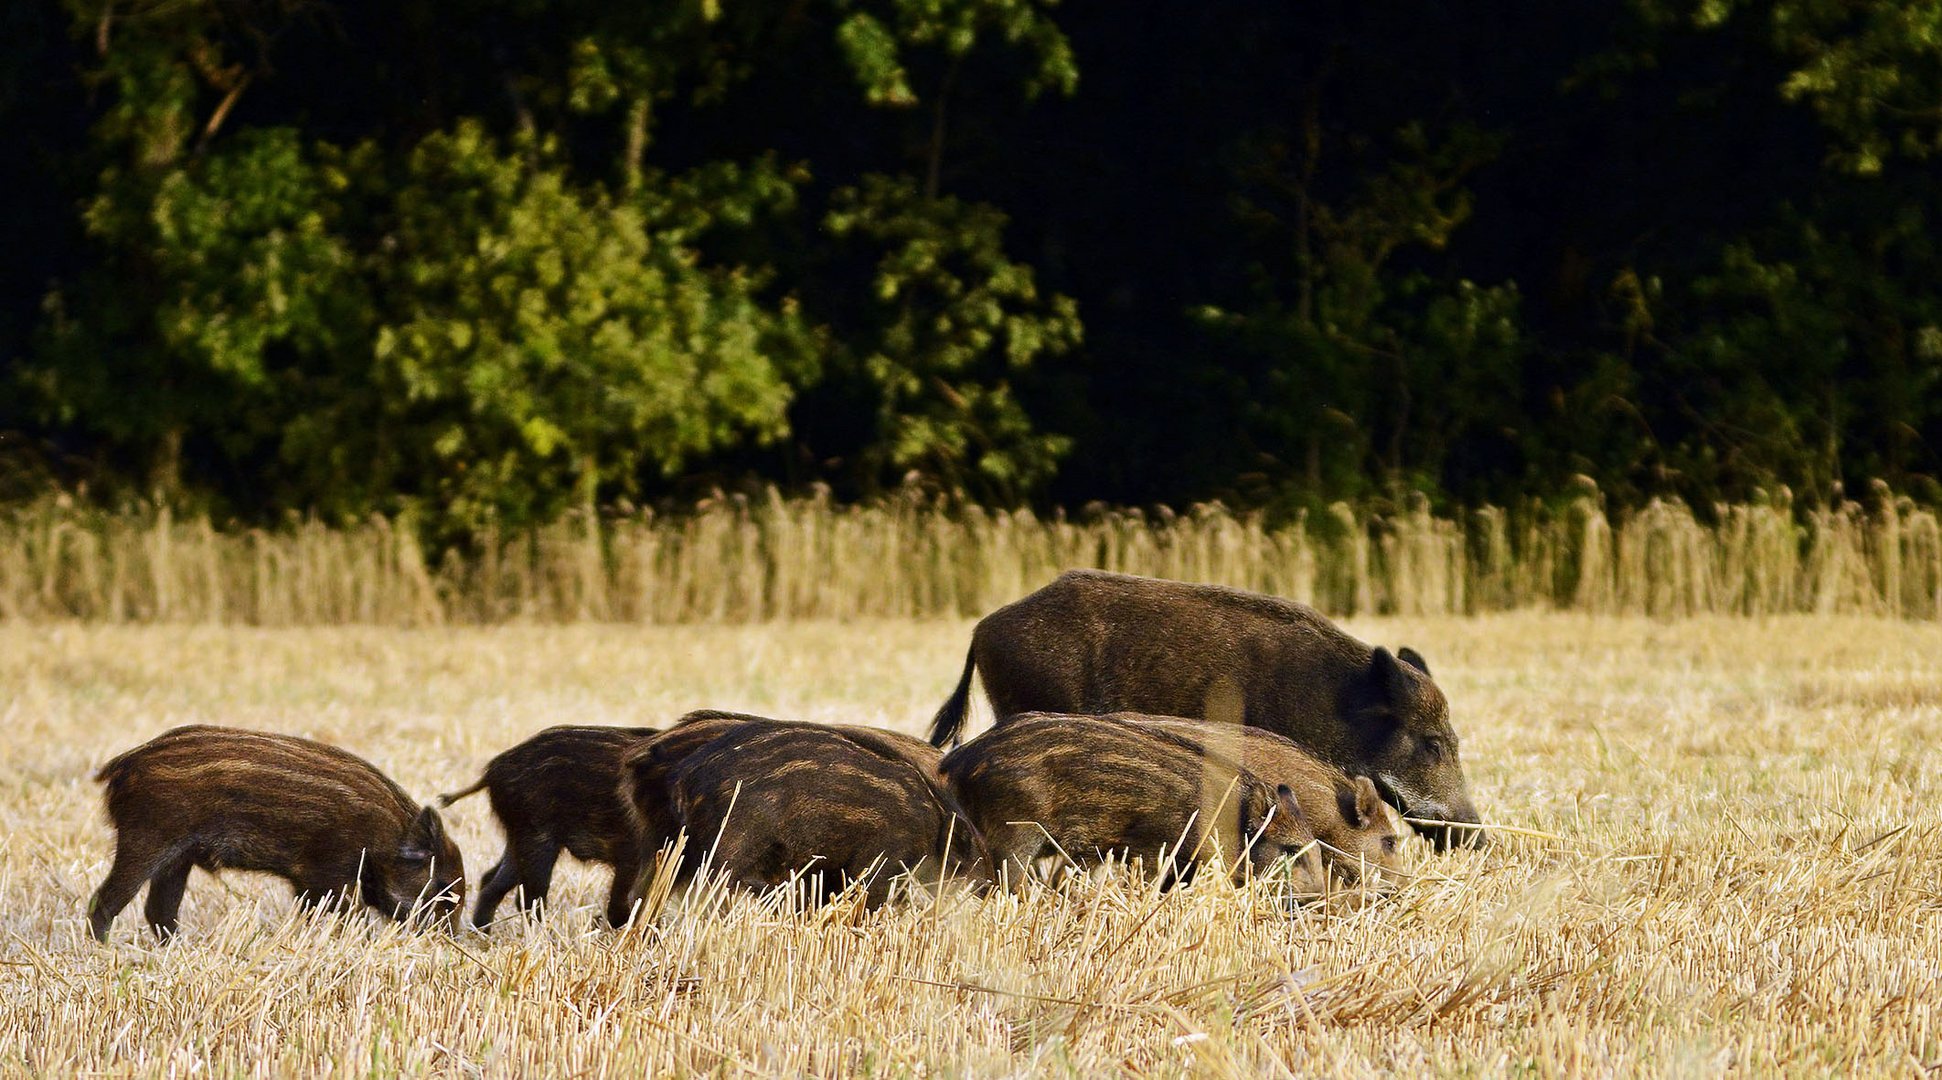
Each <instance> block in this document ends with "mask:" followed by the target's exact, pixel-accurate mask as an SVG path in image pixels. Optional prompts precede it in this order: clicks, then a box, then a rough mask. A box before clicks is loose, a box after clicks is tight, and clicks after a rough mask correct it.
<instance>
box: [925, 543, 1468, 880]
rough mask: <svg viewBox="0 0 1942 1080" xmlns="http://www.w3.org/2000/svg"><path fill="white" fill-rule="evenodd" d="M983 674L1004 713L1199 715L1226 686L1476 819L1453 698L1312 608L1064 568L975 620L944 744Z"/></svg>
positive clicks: (1279, 724)
mask: <svg viewBox="0 0 1942 1080" xmlns="http://www.w3.org/2000/svg"><path fill="white" fill-rule="evenodd" d="M973 672H976V673H977V674H978V675H979V676H980V677H982V679H983V680H984V687H985V693H986V695H987V696H989V697H990V699H991V704H992V708H993V710H994V711H995V712H996V713H997V715H998V718H999V719H998V722H999V723H1001V724H1002V723H1004V722H1006V718H1007V717H1010V716H1012V715H1014V714H1016V713H1023V712H1058V713H1078V714H1094V715H1096V714H1100V713H1110V712H1120V711H1131V712H1142V713H1151V714H1158V715H1169V716H1190V717H1191V716H1202V715H1204V713H1203V707H1204V705H1205V703H1206V702H1207V701H1208V700H1209V698H1210V697H1212V696H1215V695H1218V694H1219V693H1221V692H1222V690H1223V689H1224V688H1226V689H1231V690H1232V691H1233V692H1234V693H1236V694H1237V695H1238V697H1239V699H1240V704H1239V707H1240V709H1241V711H1242V717H1241V718H1242V720H1243V722H1245V723H1246V724H1248V725H1249V726H1252V727H1258V728H1263V729H1265V730H1268V731H1272V732H1275V733H1276V734H1278V735H1285V736H1287V737H1288V738H1289V739H1292V740H1293V741H1294V742H1296V743H1298V744H1299V745H1301V746H1303V747H1305V748H1306V749H1308V750H1309V751H1311V752H1313V753H1314V754H1316V755H1317V756H1319V757H1320V758H1322V760H1324V761H1327V762H1328V763H1329V764H1331V765H1334V766H1335V767H1336V768H1339V769H1341V770H1342V771H1344V772H1346V773H1348V774H1350V775H1352V776H1368V777H1370V778H1372V779H1373V780H1374V781H1375V783H1376V786H1377V788H1378V789H1379V790H1380V791H1381V794H1382V797H1383V798H1384V799H1385V800H1386V801H1388V802H1389V804H1390V805H1392V806H1394V807H1395V808H1396V809H1397V810H1399V811H1401V812H1402V813H1404V814H1405V815H1408V816H1411V817H1417V818H1428V819H1434V820H1440V821H1452V822H1464V823H1471V824H1474V823H1476V822H1478V821H1479V820H1480V819H1479V817H1478V814H1477V809H1476V805H1475V803H1474V802H1472V800H1471V797H1470V788H1469V784H1468V782H1467V781H1466V780H1465V779H1464V776H1463V767H1462V764H1461V760H1460V756H1459V754H1458V747H1457V736H1456V732H1455V731H1454V730H1452V729H1451V727H1450V716H1449V703H1448V701H1446V700H1445V699H1444V697H1443V692H1442V691H1441V690H1439V689H1438V688H1437V686H1436V684H1435V683H1434V682H1432V681H1431V680H1430V673H1429V666H1428V665H1427V664H1425V663H1424V662H1423V658H1422V657H1421V656H1419V655H1417V653H1416V652H1415V651H1414V650H1412V649H1403V650H1401V651H1400V652H1398V653H1396V654H1391V653H1390V652H1389V650H1387V649H1383V648H1371V647H1369V646H1368V645H1366V644H1364V643H1362V642H1360V641H1357V640H1356V639H1355V638H1352V637H1350V636H1349V635H1348V634H1346V633H1343V632H1342V630H1341V629H1340V628H1338V627H1337V626H1336V625H1335V624H1334V623H1332V622H1330V621H1329V620H1328V619H1327V618H1325V617H1323V616H1322V615H1321V614H1320V613H1319V612H1317V611H1315V610H1314V609H1313V608H1310V607H1308V606H1307V605H1304V604H1297V603H1293V602H1290V601H1287V600H1281V599H1278V598H1276V597H1272V596H1263V595H1261V594H1259V593H1251V592H1243V591H1241V590H1238V589H1228V588H1222V587H1219V586H1214V585H1190V584H1185V583H1182V582H1177V581H1162V580H1158V579H1154V578H1143V577H1130V576H1127V575H1124V574H1109V573H1104V572H1101V571H1094V570H1073V571H1068V572H1067V573H1064V574H1061V575H1060V576H1059V577H1058V579H1057V580H1055V581H1054V582H1052V584H1050V585H1047V586H1046V587H1044V588H1042V589H1040V590H1038V591H1037V592H1035V593H1032V594H1031V595H1030V596H1027V597H1025V598H1024V599H1022V600H1019V601H1018V602H1016V603H1014V604H1010V605H1007V606H1005V607H1002V608H999V609H998V610H997V611H994V612H992V613H991V614H990V615H987V616H985V618H984V619H983V620H981V621H980V622H979V623H978V625H977V628H976V629H975V630H974V631H973V632H972V635H971V648H970V651H969V653H968V654H967V655H966V657H965V662H964V673H963V676H962V677H961V678H960V679H959V681H958V685H957V689H956V690H955V691H953V692H952V694H951V696H950V698H949V699H948V700H947V701H946V702H945V703H944V706H943V707H942V708H940V709H939V710H938V712H937V716H936V717H935V719H933V721H932V723H931V742H933V743H935V744H936V745H938V746H943V745H945V744H947V743H955V742H956V741H958V739H959V738H960V735H961V733H962V730H963V727H964V716H965V712H966V710H967V708H968V706H969V703H970V693H971V676H972V673H973ZM1422 828H1423V831H1424V832H1425V833H1426V834H1427V835H1429V836H1430V837H1431V838H1432V839H1434V840H1435V841H1436V843H1437V846H1438V847H1439V848H1447V847H1449V846H1450V845H1451V844H1452V843H1453V842H1467V843H1471V844H1481V843H1482V842H1483V833H1482V832H1481V831H1480V830H1475V829H1463V828H1444V827H1427V826H1426V827H1422Z"/></svg>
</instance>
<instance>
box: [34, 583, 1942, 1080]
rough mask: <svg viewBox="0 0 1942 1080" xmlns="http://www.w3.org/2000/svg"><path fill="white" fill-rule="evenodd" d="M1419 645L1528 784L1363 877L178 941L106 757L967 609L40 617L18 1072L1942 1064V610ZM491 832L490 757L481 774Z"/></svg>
mask: <svg viewBox="0 0 1942 1080" xmlns="http://www.w3.org/2000/svg"><path fill="white" fill-rule="evenodd" d="M1351 628H1352V629H1353V630H1355V631H1356V632H1358V633H1359V634H1361V635H1362V636H1365V637H1367V638H1369V639H1371V640H1375V641H1380V642H1385V643H1388V644H1391V645H1392V646H1393V645H1397V644H1402V643H1409V644H1413V645H1415V646H1417V647H1419V648H1421V649H1423V650H1424V651H1425V653H1426V654H1427V655H1428V656H1429V658H1430V660H1431V662H1432V664H1433V665H1434V667H1435V669H1436V670H1437V672H1438V675H1439V678H1440V680H1441V682H1442V683H1443V684H1444V686H1445V687H1446V688H1447V689H1448V691H1449V693H1450V697H1451V699H1452V701H1453V702H1454V705H1455V709H1456V720H1457V723H1458V725H1459V730H1460V731H1461V733H1462V734H1463V735H1464V737H1465V743H1464V750H1463V753H1464V759H1465V762H1466V764H1467V768H1468V770H1469V772H1470V775H1471V778H1472V781H1473V783H1474V785H1475V787H1476V789H1477V794H1478V796H1479V800H1480V802H1481V803H1482V805H1483V806H1484V808H1485V810H1486V812H1487V813H1488V815H1489V816H1490V817H1492V818H1494V819H1497V820H1499V821H1502V822H1506V823H1509V824H1513V825H1516V826H1520V827H1524V828H1527V829H1530V830H1534V831H1537V832H1542V833H1549V834H1553V835H1555V836H1556V837H1557V838H1558V839H1556V840H1554V841H1546V840H1536V839H1522V840H1509V841H1506V842H1503V843H1499V844H1498V845H1496V846H1494V847H1492V848H1490V849H1489V850H1487V851H1483V852H1463V853H1457V854H1454V855H1450V856H1447V857H1436V856H1433V855H1431V854H1429V853H1427V852H1422V851H1416V852H1413V853H1412V866H1413V868H1414V869H1415V870H1417V871H1419V872H1420V875H1421V876H1420V877H1418V878H1417V879H1416V880H1415V881H1413V882H1412V883H1410V884H1409V885H1407V886H1406V887H1405V888H1404V889H1403V890H1402V891H1401V893H1400V894H1398V895H1397V896H1396V897H1395V898H1394V899H1393V900H1392V901H1390V902H1387V903H1384V904H1378V905H1375V906H1372V907H1368V908H1365V909H1363V910H1361V911H1356V912H1353V913H1349V914H1322V913H1307V914H1297V915H1295V916H1293V917H1289V916H1287V915H1285V914H1284V913H1283V912H1282V911H1281V910H1280V909H1279V908H1278V906H1277V905H1276V903H1275V902H1274V897H1273V895H1272V892H1271V891H1270V890H1267V889H1262V888H1257V889H1256V890H1254V891H1251V892H1250V891H1235V890H1233V889H1231V888H1225V887H1221V886H1219V885H1218V884H1217V883H1215V882H1213V881H1211V880H1209V881H1203V882H1202V883H1199V884H1197V885H1195V886H1193V887H1190V888H1188V889H1185V890H1181V891H1177V892H1175V893H1172V894H1169V895H1166V896H1159V895H1156V894H1154V893H1152V892H1150V891H1147V890H1145V889H1143V888H1140V887H1138V886H1136V885H1134V884H1132V883H1130V882H1128V881H1127V880H1125V879H1117V880H1106V881H1081V882H1078V883H1076V884H1075V885H1073V886H1072V887H1071V889H1070V891H1068V892H1067V893H1066V894H1064V895H1059V896H1050V895H1034V896H1029V897H1026V898H1024V899H1022V900H1020V899H1013V898H1010V897H1003V896H999V897H992V898H989V899H985V900H965V899H953V900H948V901H946V902H945V903H943V904H941V905H934V906H933V905H925V904H913V905H907V906H898V907H893V908H891V909H889V910H887V911H884V912H881V913H878V914H875V915H871V916H867V917H862V916H858V915H857V914H856V913H855V912H853V911H851V910H849V909H847V908H843V907H840V906H839V907H838V908H835V909H832V910H829V911H825V912H822V913H817V914H813V915H801V914H792V913H788V912H783V911H776V910H773V909H768V908H765V907H764V906H763V905H761V904H759V903H755V902H753V901H749V900H745V899H736V900H732V901H731V902H729V903H727V904H726V905H725V906H724V907H723V908H722V909H721V910H706V909H696V908H689V909H685V910H676V911H672V912H670V913H668V914H666V915H664V916H663V917H662V918H660V919H659V920H657V921H656V923H655V925H653V926H651V927H649V928H646V929H645V930H643V931H640V932H638V933H636V934H633V935H631V936H626V937H620V936H615V935H612V934H606V933H600V932H596V931H595V930H593V928H592V926H593V922H594V919H595V916H596V912H597V908H598V905H599V904H600V902H601V899H602V892H601V886H602V885H603V884H604V882H603V881H602V879H601V875H599V874H598V873H590V872H583V871H579V870H574V869H570V868H569V869H565V870H564V871H563V874H562V879H561V884H560V886H559V888H558V890H557V894H556V899H557V901H558V904H557V906H556V907H555V908H554V910H553V911H552V912H551V913H549V914H548V916H547V917H546V918H545V920H544V921H542V922H540V923H538V924H526V923H523V922H520V921H518V920H513V921H509V922H507V923H505V924H503V925H501V926H500V927H499V928H497V929H496V930H495V932H494V933H493V934H492V935H491V936H490V937H489V938H480V937H466V938H461V939H457V940H453V939H448V938H445V937H442V936H438V935H431V936H400V935H398V934H396V933H393V932H392V931H390V930H388V929H385V928H381V927H379V926H377V925H376V924H374V923H371V922H369V921H366V920H363V919H351V920H342V921H333V920H307V919H303V918H300V917H296V916H294V915H293V906H292V903H291V901H290V899H289V897H288V895H287V892H286V891H285V890H284V889H283V888H282V887H281V886H280V885H279V884H277V883H274V882H268V881H263V880H258V879H252V878H248V877H244V876H234V877H231V878H225V879H223V880H222V881H220V882H218V881H216V880H212V879H210V878H208V877H206V876H202V875H197V876H196V877H195V878H194V879H193V880H192V881H191V884H190V889H189V897H188V902H187V904H186V905H185V908H184V912H183V927H184V932H185V937H184V939H183V940H181V941H178V942H177V943H175V944H173V945H171V946H169V947H166V948H159V947H156V946H154V945H153V944H152V943H151V942H150V941H149V940H148V939H147V938H146V936H145V931H142V930H141V929H140V928H139V925H138V924H139V914H138V911H136V910H133V909H131V910H130V911H129V912H127V913H125V914H124V916H123V919H122V921H121V923H120V924H119V925H118V926H117V927H116V930H115V933H114V936H113V938H112V943H111V945H110V946H108V947H105V948H104V947H100V946H97V945H95V944H94V943H92V942H91V941H89V940H88V939H87V937H86V932H85V927H84V921H83V910H82V909H83V905H84V903H85V900H86V897H87V895H88V893H89V891H90V890H91V889H92V888H93V887H94V886H95V885H96V884H97V882H98V879H99V877H100V875H101V873H102V872H103V871H104V869H105V867H106V865H107V860H108V857H109V853H110V850H111V847H110V838H109V834H108V832H107V829H106V827H105V823H104V821H103V819H102V816H101V811H100V809H99V802H98V791H97V789H96V788H95V786H94V785H93V784H92V783H91V782H89V781H88V779H87V776H88V773H89V772H90V770H91V769H92V768H93V767H94V766H96V765H97V764H99V763H100V762H101V761H102V760H104V759H105V758H106V757H108V756H109V755H110V754H111V753H113V752H115V751H117V750H119V749H121V748H123V747H125V746H127V745H130V744H132V743H134V742H136V741H139V740H141V739H145V738H147V737H149V736H150V735H152V734H154V733H156V732H158V731H160V730H162V729H163V728H166V727H169V726H171V725H175V724H180V723H186V722H191V721H214V722H220V723H230V724H238V725H243V726H251V727H261V728H273V729H277V730H282V731H290V732H297V733H303V734H308V735H314V736H318V737H322V738H327V739H331V740H333V741H337V742H340V743H342V744H344V745H346V746H348V747H351V748H353V749H354V750H356V751H358V752H360V753H363V754H365V755H367V756H369V757H370V758H371V759H372V760H374V761H375V762H377V763H378V764H379V765H380V766H381V767H383V768H385V769H387V770H389V771H390V772H391V773H392V774H393V775H395V776H396V777H397V778H398V779H399V780H400V781H401V782H403V783H404V784H405V786H406V787H407V788H408V789H409V790H411V791H413V792H414V793H416V794H419V795H420V796H422V797H429V796H430V795H431V794H432V793H433V792H436V791H441V790H449V789H451V788H453V787H455V786H457V785H458V784H460V783H462V782H464V781H466V780H469V779H470V778H471V777H472V776H473V775H475V773H476V770H477V769H478V767H479V766H480V764H481V763H482V762H483V761H484V759H485V758H486V757H487V756H488V755H490V754H491V753H492V752H494V751H496V750H498V749H500V748H502V747H504V746H506V745H508V744H510V743H511V742H513V741H516V740H517V739H519V738H522V737H524V736H525V735H527V734H529V733H531V732H532V731H533V730H535V729H537V728H539V727H541V726H543V725H545V724H549V723H557V722H566V721H573V722H582V723H610V724H634V723H641V722H653V721H664V720H665V719H666V718H668V717H671V716H673V715H675V714H677V713H678V712H680V711H681V710H683V709H686V708H689V707H692V706H697V705H714V706H725V707H737V708H746V709H753V710H758V711H764V712H770V713H774V714H782V715H796V716H804V717H807V718H810V719H819V720H849V721H863V722H875V723H884V724H893V725H897V726H901V727H904V728H906V729H912V728H915V727H916V726H917V724H918V723H919V722H920V721H921V719H922V718H923V717H924V716H926V715H927V714H928V713H929V711H930V710H931V709H932V708H933V707H934V706H935V705H936V703H937V701H938V700H940V699H941V698H942V697H943V696H944V694H945V693H946V691H947V690H948V687H949V684H950V683H951V682H952V681H953V679H954V678H955V674H956V671H957V667H958V664H959V663H960V662H961V660H962V656H963V654H962V649H963V644H964V641H965V638H966V635H967V633H968V631H969V625H968V623H965V622H962V621H951V622H931V623H921V622H904V621H859V622H853V623H847V624H837V623H798V624H786V625H785V624H779V625H773V626H697V627H666V628H645V629H641V628H628V627H613V626H594V625H582V626H568V627H545V626H525V627H500V628H494V629H456V630H453V629H448V630H382V629H370V628H341V629H305V630H262V629H244V628H219V627H186V628H185V627H166V628H163V627H115V626H83V625H72V624H69V625H60V626H52V627H33V626H22V625H18V624H14V625H0V834H4V837H5V840H4V842H3V843H0V1071H4V1072H33V1073H39V1074H45V1075H71V1074H77V1073H82V1072H88V1071H94V1070H102V1071H109V1072H118V1073H139V1074H155V1073H165V1072H166V1073H175V1074H182V1075H188V1074H195V1073H198V1072H201V1071H205V1070H206V1071H209V1072H212V1073H214V1074H217V1075H252V1074H313V1073H317V1074H321V1073H326V1072H330V1073H342V1072H351V1071H357V1072H366V1073H370V1074H374V1075H393V1074H411V1075H422V1074H437V1075H452V1076H465V1075H481V1074H483V1075H490V1076H541V1075H548V1076H550V1075H607V1074H612V1075H621V1074H666V1073H677V1074H678V1073H710V1074H720V1075H742V1074H745V1073H756V1074H764V1075H768V1074H783V1075H799V1074H804V1073H817V1074H866V1073H867V1074H894V1075H916V1074H922V1075H958V1074H965V1075H1023V1074H1038V1073H1054V1074H1070V1075H1101V1074H1109V1073H1113V1072H1121V1071H1126V1072H1140V1073H1157V1074H1163V1075H1165V1074H1185V1073H1197V1074H1227V1075H1232V1074H1247V1075H1290V1074H1292V1075H1298V1076H1314V1075H1347V1076H1373V1075H1387V1074H1392V1073H1394V1072H1396V1071H1399V1070H1423V1071H1429V1072H1434V1073H1450V1074H1473V1075H1485V1074H1492V1075H1494V1074H1502V1073H1506V1072H1523V1071H1529V1072H1535V1073H1540V1074H1590V1075H1598V1074H1625V1075H1668V1076H1690V1075H1706V1074H1715V1073H1720V1072H1737V1073H1742V1074H1745V1075H1771V1074H1775V1073H1790V1074H1798V1075H1842V1074H1870V1073H1872V1074H1888V1075H1904V1076H1905V1075H1919V1074H1920V1073H1921V1072H1923V1071H1924V1070H1927V1071H1929V1072H1931V1073H1932V1072H1933V1071H1935V1070H1936V1068H1937V1066H1938V1065H1942V1016H1938V1010H1939V1008H1942V1006H1938V1002H1942V828H1939V827H1942V810H1938V807H1942V758H1938V756H1937V755H1936V753H1935V751H1934V749H1933V748H1934V746H1935V744H1936V742H1937V737H1938V734H1942V669H1938V667H1937V665H1936V660H1935V658H1936V657H1937V656H1938V655H1942V627H1936V626H1934V625H1931V624H1910V623H1904V622H1896V621H1889V620H1876V619H1862V618H1805V617H1788V618H1776V619H1767V620H1752V619H1716V618H1699V619H1693V620H1688V621H1681V622H1676V623H1660V622H1651V621H1646V620H1642V619H1624V618H1603V619H1594V618H1586V617H1581V616H1569V615H1537V614H1521V615H1507V616H1489V617H1484V618H1480V619H1466V620H1458V619H1449V618H1412V619H1383V620H1367V619H1365V620H1359V621H1356V622H1354V623H1352V625H1351ZM452 817H453V821H454V825H455V828H456V834H457V836H458V837H459V839H460V842H461V843H462V845H463V846H464V848H465V852H466V856H467V859H468V864H469V868H470V869H471V870H472V871H473V873H474V874H476V873H477V872H478V870H479V869H481V868H482V867H483V866H484V865H485V864H487V863H488V862H489V861H490V860H491V859H492V858H493V857H495V856H496V854H497V846H498V843H499V837H498V834H497V831H496V829H495V828H494V827H493V825H492V824H491V822H490V819H489V818H488V817H487V815H486V807H485V804H484V803H483V802H482V801H473V802H469V803H463V804H460V805H459V806H458V807H455V808H454V809H453V811H452Z"/></svg>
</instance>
